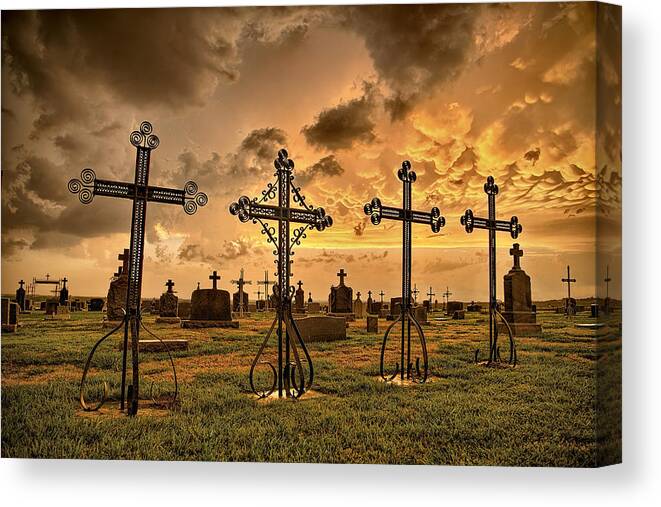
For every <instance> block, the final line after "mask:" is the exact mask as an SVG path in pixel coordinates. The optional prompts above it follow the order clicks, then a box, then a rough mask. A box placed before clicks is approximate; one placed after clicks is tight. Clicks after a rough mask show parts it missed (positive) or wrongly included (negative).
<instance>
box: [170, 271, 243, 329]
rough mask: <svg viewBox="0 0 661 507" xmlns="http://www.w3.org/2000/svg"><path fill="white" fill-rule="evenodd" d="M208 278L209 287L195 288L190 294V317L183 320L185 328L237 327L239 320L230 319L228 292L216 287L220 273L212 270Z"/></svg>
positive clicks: (230, 309) (230, 310)
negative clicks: (210, 283) (210, 285)
mask: <svg viewBox="0 0 661 507" xmlns="http://www.w3.org/2000/svg"><path fill="white" fill-rule="evenodd" d="M209 280H211V282H212V287H211V289H196V290H194V291H193V294H192V296H191V312H190V319H189V320H184V321H183V322H182V324H181V325H182V326H183V327H185V328H202V327H233V328H237V327H239V322H238V321H235V320H232V308H231V306H230V293H229V292H227V291H226V290H221V289H219V288H218V280H220V275H218V273H217V272H216V271H214V272H213V273H212V274H211V275H210V276H209Z"/></svg>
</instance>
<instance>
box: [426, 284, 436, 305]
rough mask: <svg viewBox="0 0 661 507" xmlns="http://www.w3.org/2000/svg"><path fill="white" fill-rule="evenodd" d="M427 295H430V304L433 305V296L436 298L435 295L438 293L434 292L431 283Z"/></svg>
mask: <svg viewBox="0 0 661 507" xmlns="http://www.w3.org/2000/svg"><path fill="white" fill-rule="evenodd" d="M427 295H428V296H429V304H430V305H431V303H432V301H433V298H434V296H435V295H436V294H435V293H434V292H433V290H432V288H431V285H430V286H429V292H427Z"/></svg>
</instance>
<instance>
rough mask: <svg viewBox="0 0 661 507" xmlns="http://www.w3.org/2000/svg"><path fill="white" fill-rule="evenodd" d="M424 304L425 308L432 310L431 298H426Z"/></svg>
mask: <svg viewBox="0 0 661 507" xmlns="http://www.w3.org/2000/svg"><path fill="white" fill-rule="evenodd" d="M422 306H423V308H424V309H425V310H427V311H428V312H431V301H429V299H425V300H424V301H423V302H422Z"/></svg>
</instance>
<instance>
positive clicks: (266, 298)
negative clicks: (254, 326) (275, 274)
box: [257, 270, 271, 310]
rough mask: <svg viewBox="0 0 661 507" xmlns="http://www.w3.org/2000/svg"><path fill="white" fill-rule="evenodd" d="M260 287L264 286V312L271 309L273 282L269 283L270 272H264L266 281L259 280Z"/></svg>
mask: <svg viewBox="0 0 661 507" xmlns="http://www.w3.org/2000/svg"><path fill="white" fill-rule="evenodd" d="M257 284H258V285H263V286H264V310H268V309H269V295H270V292H271V291H270V290H269V289H270V288H271V282H270V281H269V272H268V270H264V280H259V281H258V282H257Z"/></svg>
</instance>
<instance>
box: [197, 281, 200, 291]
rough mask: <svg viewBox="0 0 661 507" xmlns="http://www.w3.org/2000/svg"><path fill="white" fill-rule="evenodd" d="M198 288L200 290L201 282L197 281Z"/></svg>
mask: <svg viewBox="0 0 661 507" xmlns="http://www.w3.org/2000/svg"><path fill="white" fill-rule="evenodd" d="M197 290H200V282H197Z"/></svg>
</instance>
